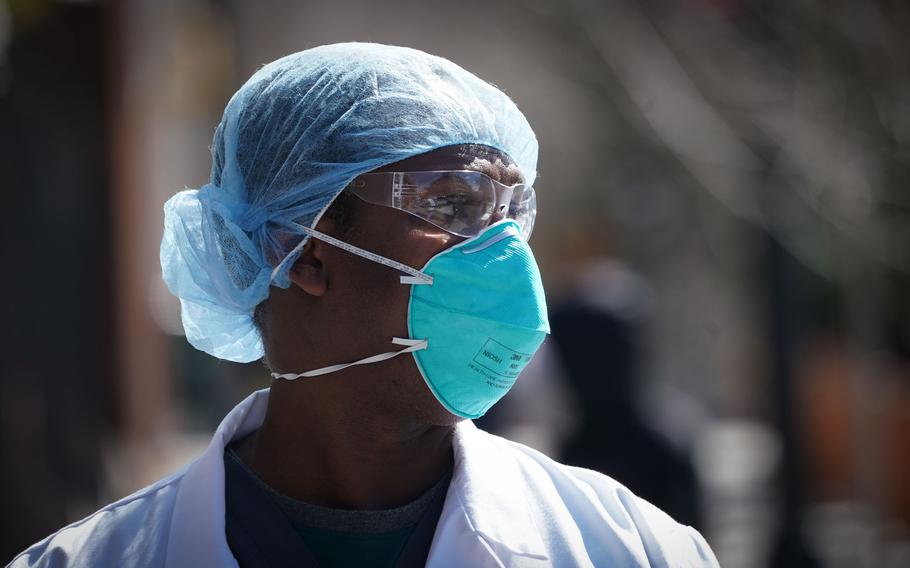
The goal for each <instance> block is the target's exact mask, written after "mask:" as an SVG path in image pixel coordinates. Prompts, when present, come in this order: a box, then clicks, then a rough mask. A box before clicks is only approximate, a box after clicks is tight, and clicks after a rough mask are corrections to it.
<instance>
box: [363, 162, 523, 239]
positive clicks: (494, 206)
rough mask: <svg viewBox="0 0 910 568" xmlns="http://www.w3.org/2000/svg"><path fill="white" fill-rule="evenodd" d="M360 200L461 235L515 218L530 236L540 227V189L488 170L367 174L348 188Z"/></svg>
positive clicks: (478, 232)
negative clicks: (506, 182)
mask: <svg viewBox="0 0 910 568" xmlns="http://www.w3.org/2000/svg"><path fill="white" fill-rule="evenodd" d="M345 190H346V191H350V192H351V193H353V194H354V195H356V196H357V197H359V198H360V199H363V200H364V201H366V202H368V203H373V204H375V205H384V206H386V207H394V208H395V209H399V210H401V211H404V212H405V213H410V214H411V215H414V216H417V217H420V218H421V219H423V220H425V221H429V222H430V223H432V224H434V225H436V226H437V227H439V228H440V229H443V230H445V231H448V232H450V233H453V234H455V235H458V236H461V237H474V236H477V235H479V234H480V233H481V232H482V231H483V229H484V228H486V227H488V226H489V225H491V224H492V223H495V222H496V221H499V220H501V219H512V220H514V221H515V222H516V223H518V225H519V226H520V227H521V234H522V236H523V237H524V238H525V240H527V239H528V238H529V237H530V236H531V231H533V230H534V219H535V217H537V197H536V195H535V193H534V188H533V187H531V186H527V185H525V184H522V183H519V184H515V185H503V184H501V183H499V182H498V181H496V180H494V179H492V178H491V177H489V176H488V175H486V174H484V173H482V172H476V171H470V170H446V171H427V172H374V173H366V174H361V175H360V176H358V177H357V178H355V179H354V180H353V181H352V182H351V183H349V184H348V185H347V187H345Z"/></svg>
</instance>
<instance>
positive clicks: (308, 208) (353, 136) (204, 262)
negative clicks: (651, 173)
mask: <svg viewBox="0 0 910 568" xmlns="http://www.w3.org/2000/svg"><path fill="white" fill-rule="evenodd" d="M468 143H475V144H484V145H487V146H491V147H493V148H496V149H498V150H500V151H502V152H505V153H506V154H507V155H509V156H510V157H511V158H512V159H513V160H515V162H516V163H517V165H518V167H519V168H520V169H521V172H522V174H523V175H524V177H525V180H526V182H527V183H532V182H533V181H534V179H535V178H536V166H537V139H536V138H535V136H534V132H533V131H532V130H531V127H530V126H529V125H528V122H527V120H526V119H525V117H524V115H522V113H521V112H520V111H519V110H518V108H517V107H516V106H515V104H514V103H513V102H512V101H511V100H510V99H509V97H507V96H506V95H505V94H503V93H502V92H501V91H499V89H497V88H496V87H494V86H493V85H491V84H489V83H487V82H485V81H483V80H481V79H479V78H477V77H476V76H474V75H473V74H471V73H469V72H467V71H465V70H464V69H462V68H461V67H459V66H457V65H455V64H454V63H452V62H451V61H448V60H446V59H442V58H440V57H436V56H433V55H429V54H427V53H424V52H422V51H417V50H415V49H409V48H404V47H393V46H387V45H379V44H370V43H342V44H334V45H325V46H321V47H317V48H314V49H308V50H306V51H302V52H299V53H295V54H293V55H289V56H287V57H284V58H282V59H279V60H278V61H275V62H273V63H270V64H268V65H266V66H264V67H263V68H261V69H260V70H259V71H258V72H256V74H254V75H253V76H252V77H251V78H250V80H249V81H247V82H246V84H245V85H243V87H241V88H240V90H239V91H237V93H236V94H235V95H234V96H233V97H232V98H231V100H230V102H228V104H227V108H225V110H224V115H223V117H222V119H221V123H220V124H219V125H218V128H217V129H216V131H215V138H214V141H213V146H212V172H211V178H210V180H209V183H208V184H206V185H205V186H203V187H202V188H200V189H198V190H185V191H181V192H180V193H178V194H176V195H174V196H173V197H172V198H171V199H170V200H168V202H167V203H166V204H165V206H164V236H163V238H162V241H161V269H162V271H163V276H164V281H165V282H166V283H167V286H168V288H169V289H170V291H171V292H172V293H173V294H174V295H176V296H177V297H179V298H180V304H181V316H182V319H183V327H184V329H185V331H186V336H187V339H188V340H189V341H190V343H191V344H192V345H193V346H194V347H196V348H197V349H200V350H202V351H205V352H206V353H209V354H211V355H214V356H215V357H219V358H221V359H227V360H230V361H241V362H247V361H253V360H256V359H258V358H260V357H262V355H263V346H262V339H261V337H260V336H259V332H258V330H257V329H256V327H255V325H254V324H253V318H252V314H253V310H254V309H255V307H256V305H257V304H259V303H260V302H262V301H263V300H264V299H266V298H267V297H268V295H269V287H270V286H271V285H275V286H281V287H282V288H287V287H288V286H289V285H290V282H289V279H288V271H289V269H290V267H291V265H292V264H293V262H294V260H295V259H294V258H286V256H287V255H288V253H289V252H290V251H291V250H293V249H294V247H295V246H296V245H297V244H299V243H300V242H301V241H302V240H304V239H306V238H307V237H306V236H305V235H304V234H302V233H301V232H300V231H299V230H295V229H294V228H293V224H292V223H291V222H292V221H293V222H296V223H300V224H301V225H304V226H307V227H315V225H316V223H317V222H318V221H319V218H320V216H321V215H322V214H323V213H324V212H325V210H326V209H327V208H328V206H329V204H330V203H331V202H332V200H333V199H334V198H335V197H336V196H337V195H338V194H339V193H340V192H341V191H342V189H343V188H344V187H345V186H346V185H347V184H348V182H350V181H351V180H352V179H353V178H355V177H356V176H358V175H360V174H361V173H364V172H367V171H370V170H373V169H375V168H378V167H380V166H382V165H385V164H389V163H392V162H397V161H399V160H403V159H405V158H408V157H411V156H415V155H417V154H422V153H424V152H428V151H430V150H434V149H436V148H440V147H442V146H449V145H452V144H468ZM283 259H284V262H282V260H283ZM276 267H277V268H276ZM273 272H274V274H273Z"/></svg>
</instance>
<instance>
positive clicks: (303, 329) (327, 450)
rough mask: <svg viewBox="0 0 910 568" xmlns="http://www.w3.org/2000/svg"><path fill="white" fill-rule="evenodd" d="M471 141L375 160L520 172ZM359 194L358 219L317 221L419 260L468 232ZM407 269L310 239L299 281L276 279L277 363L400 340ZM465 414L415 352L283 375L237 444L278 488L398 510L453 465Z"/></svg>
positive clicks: (272, 306) (266, 320)
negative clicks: (441, 397) (282, 284)
mask: <svg viewBox="0 0 910 568" xmlns="http://www.w3.org/2000/svg"><path fill="white" fill-rule="evenodd" d="M471 148H472V147H456V146H453V147H447V148H442V149H439V150H435V151H433V152H428V153H426V154H422V155H419V156H415V157H412V158H408V159H406V160H403V161H401V162H398V163H395V164H390V165H388V166H385V167H383V168H379V169H377V170H374V171H423V170H459V169H473V170H478V171H483V172H484V173H486V174H487V175H489V176H490V177H492V178H493V179H496V180H498V181H500V182H502V183H505V184H507V185H511V184H514V183H518V182H520V181H521V177H520V173H518V170H517V168H516V167H515V165H514V164H512V163H511V161H510V160H509V159H508V158H507V157H506V156H504V155H495V154H494V155H490V154H489V153H486V152H477V151H472V150H471ZM349 203H350V206H351V209H350V219H351V223H350V225H351V228H350V229H349V230H347V231H341V230H339V227H338V226H336V225H337V223H335V222H333V221H332V219H331V218H329V216H324V217H323V218H322V219H321V220H320V221H319V223H318V224H317V226H316V229H317V230H319V231H322V232H324V233H326V234H329V235H331V236H334V237H337V238H339V239H341V240H344V241H346V242H348V243H350V244H353V245H355V246H358V247H360V248H363V249H366V250H369V251H371V252H375V253H378V254H380V255H382V256H385V257H387V258H391V259H394V260H397V261H399V262H403V263H404V264H407V265H409V266H412V267H414V268H418V269H419V268H421V267H423V266H424V265H425V264H426V263H427V261H428V260H429V259H430V258H431V257H433V256H434V255H436V254H437V253H439V252H441V251H443V250H445V249H447V248H449V247H450V246H452V245H454V244H456V243H458V242H460V241H462V240H464V239H463V238H462V237H458V236H456V235H453V234H450V233H447V232H446V231H443V230H441V229H439V228H437V227H435V226H434V225H432V224H430V223H428V222H426V221H424V220H422V219H419V218H417V217H414V216H413V215H409V214H407V213H405V212H402V211H399V210H396V209H393V208H390V207H382V206H378V205H373V204H369V203H366V202H363V201H361V200H359V199H357V198H352V199H350V200H349ZM496 220H498V219H493V220H492V221H491V222H495V221H496ZM399 276H401V274H400V273H399V272H398V271H396V270H394V269H391V268H388V267H386V266H383V265H380V264H378V263H374V262H371V261H369V260H366V259H363V258H361V257H359V256H356V255H353V254H351V253H349V252H347V251H344V250H342V249H339V248H337V247H334V246H332V245H329V244H326V243H324V242H322V241H319V240H316V239H310V240H309V241H308V242H307V244H306V246H305V247H304V249H303V253H302V254H301V256H300V259H299V260H298V261H297V262H296V263H295V265H294V267H293V268H292V270H291V282H292V285H291V287H290V288H288V289H281V288H276V287H273V288H272V289H271V293H270V297H269V299H268V300H267V303H266V305H265V306H264V311H263V317H262V318H261V320H260V321H261V327H262V329H261V331H262V336H263V341H264V344H265V350H266V354H267V357H266V358H267V364H268V366H269V367H270V368H271V369H272V370H274V371H275V372H279V373H286V372H290V373H298V372H302V371H307V370H311V369H317V368H321V367H325V366H328V365H334V364H337V363H343V362H349V361H356V360H358V359H362V358H364V357H369V356H371V355H375V354H378V353H384V352H387V351H396V350H398V349H400V348H401V347H400V346H397V345H393V344H392V343H391V339H392V338H393V337H408V331H407V321H406V318H407V304H408V298H409V294H410V286H407V285H402V284H401V283H400V282H399ZM460 420H461V418H459V417H457V416H455V415H453V414H451V413H450V412H449V411H447V410H446V409H445V408H444V407H443V406H442V405H441V404H440V403H439V402H438V401H437V400H436V398H435V397H434V396H433V394H432V392H431V391H430V389H429V388H428V387H427V385H426V383H425V382H424V379H423V377H422V376H421V375H420V372H419V371H418V370H417V366H416V364H415V362H414V359H413V357H411V356H410V355H402V356H399V357H394V358H392V359H389V360H387V361H383V362H380V363H374V364H370V365H362V366H354V367H349V368H347V369H344V370H342V371H338V372H335V373H331V374H327V375H323V376H319V377H313V378H301V379H297V380H293V381H287V380H275V381H273V383H272V388H271V395H270V398H269V404H268V410H267V412H266V417H265V421H264V422H263V424H262V426H261V427H260V428H259V429H258V430H257V431H256V432H254V433H253V434H251V435H250V436H248V437H247V438H245V439H244V440H242V441H240V442H239V443H238V444H237V446H236V450H237V453H238V454H239V456H240V458H241V459H242V460H243V461H244V462H245V463H247V464H248V465H249V466H250V467H251V468H252V469H253V471H255V472H256V474H257V475H258V476H259V477H260V478H262V479H263V480H264V481H265V482H266V483H268V484H269V485H270V486H271V487H272V488H274V489H275V490H277V491H279V492H281V493H283V494H285V495H288V496H290V497H293V498H295V499H299V500H301V501H305V502H308V503H313V504H318V505H323V506H327V507H335V508H341V509H359V510H378V509H388V508H392V507H397V506H401V505H403V504H406V503H408V502H410V501H413V500H414V499H416V498H417V497H419V496H420V495H422V494H423V493H425V492H426V491H427V490H429V489H430V488H431V487H432V486H433V485H434V484H435V483H436V482H437V481H439V479H441V478H442V477H443V476H444V475H446V474H447V473H448V472H449V471H451V469H452V464H453V453H452V435H453V431H454V427H455V425H456V424H457V423H458V422H459V421H460Z"/></svg>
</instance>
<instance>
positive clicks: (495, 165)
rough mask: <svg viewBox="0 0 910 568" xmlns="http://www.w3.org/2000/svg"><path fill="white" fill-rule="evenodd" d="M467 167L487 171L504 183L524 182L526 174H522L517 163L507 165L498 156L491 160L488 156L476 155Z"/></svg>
mask: <svg viewBox="0 0 910 568" xmlns="http://www.w3.org/2000/svg"><path fill="white" fill-rule="evenodd" d="M465 167H466V168H467V169H469V170H475V171H478V172H482V173H485V174H487V175H488V176H490V177H491V178H492V179H494V180H496V181H498V182H499V183H501V184H503V185H515V184H516V183H523V182H524V176H523V175H521V170H520V169H518V166H517V165H516V164H509V165H506V164H505V163H503V161H502V160H501V159H499V158H496V161H495V162H491V161H490V160H488V159H487V158H481V157H475V158H474V160H472V161H471V163H469V164H468V165H467V166H465Z"/></svg>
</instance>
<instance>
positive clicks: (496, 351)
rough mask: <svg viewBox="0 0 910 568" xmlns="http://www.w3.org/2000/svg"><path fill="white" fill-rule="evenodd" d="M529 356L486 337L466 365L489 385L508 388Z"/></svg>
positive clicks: (529, 358)
mask: <svg viewBox="0 0 910 568" xmlns="http://www.w3.org/2000/svg"><path fill="white" fill-rule="evenodd" d="M531 357H532V354H528V353H520V352H518V351H515V350H514V349H511V348H509V347H507V346H505V345H503V344H502V343H500V342H498V341H496V340H495V339H493V338H492V337H488V338H487V341H486V342H485V343H484V344H483V347H482V348H481V349H480V351H478V352H477V355H475V356H474V359H473V360H472V361H471V362H470V363H469V364H468V367H470V368H471V370H473V371H475V372H477V373H480V374H481V375H483V376H484V377H485V378H486V379H487V384H489V385H490V386H492V387H495V388H499V389H508V388H509V387H511V386H512V384H513V383H515V379H516V378H518V374H519V373H521V371H522V369H524V368H525V366H526V365H527V364H528V362H529V361H530V360H531Z"/></svg>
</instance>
